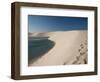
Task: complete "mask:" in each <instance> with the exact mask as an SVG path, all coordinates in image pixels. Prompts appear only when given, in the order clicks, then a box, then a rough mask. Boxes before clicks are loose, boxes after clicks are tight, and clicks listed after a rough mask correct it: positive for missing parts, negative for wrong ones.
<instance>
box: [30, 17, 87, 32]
mask: <svg viewBox="0 0 100 82" xmlns="http://www.w3.org/2000/svg"><path fill="white" fill-rule="evenodd" d="M87 27H88V18H85V17H66V16H42V15H41V16H39V15H28V30H29V32H54V31H70V30H87Z"/></svg>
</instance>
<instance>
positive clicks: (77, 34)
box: [29, 31, 87, 66]
mask: <svg viewBox="0 0 100 82" xmlns="http://www.w3.org/2000/svg"><path fill="white" fill-rule="evenodd" d="M31 36H49V37H50V38H49V39H50V40H52V41H54V42H55V46H54V47H53V48H52V49H51V50H50V51H49V52H48V53H46V54H44V55H43V56H42V57H41V58H39V59H37V60H36V61H35V62H32V61H31V62H32V63H31V64H30V65H29V66H45V65H66V64H84V63H87V31H64V32H60V31H59V32H48V33H33V35H31ZM33 61H34V60H33Z"/></svg>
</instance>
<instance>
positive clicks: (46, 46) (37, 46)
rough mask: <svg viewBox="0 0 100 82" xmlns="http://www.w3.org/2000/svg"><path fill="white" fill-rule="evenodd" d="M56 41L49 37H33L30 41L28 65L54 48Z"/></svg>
mask: <svg viewBox="0 0 100 82" xmlns="http://www.w3.org/2000/svg"><path fill="white" fill-rule="evenodd" d="M54 45H55V43H54V42H53V41H51V40H49V39H48V37H43V38H41V37H38V38H33V39H32V38H31V39H29V41H28V65H30V64H31V63H32V62H35V61H36V60H37V59H39V58H40V57H42V56H43V55H44V54H45V53H47V52H48V51H49V50H50V49H52V48H53V46H54Z"/></svg>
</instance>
